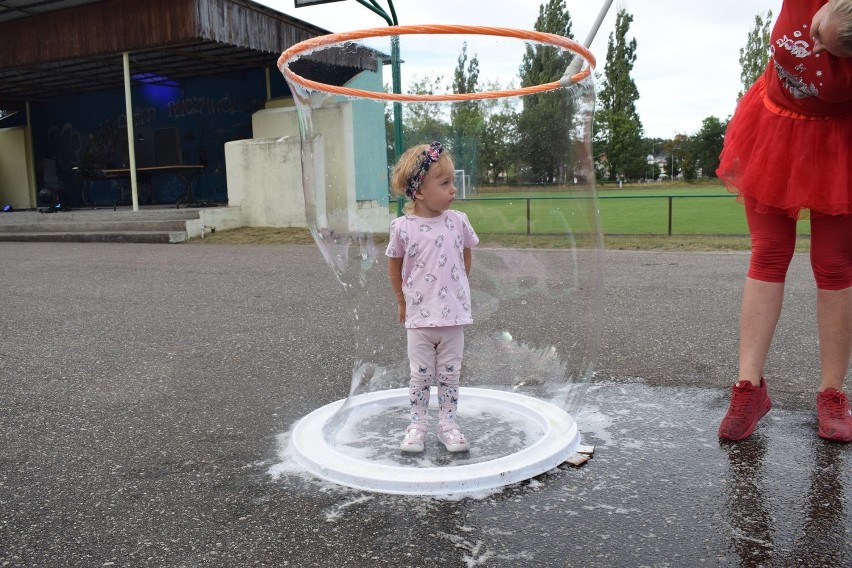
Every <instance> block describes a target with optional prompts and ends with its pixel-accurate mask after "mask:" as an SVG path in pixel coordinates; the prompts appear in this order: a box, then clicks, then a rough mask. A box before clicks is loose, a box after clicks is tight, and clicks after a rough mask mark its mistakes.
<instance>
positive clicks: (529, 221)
mask: <svg viewBox="0 0 852 568" xmlns="http://www.w3.org/2000/svg"><path fill="white" fill-rule="evenodd" d="M735 197H736V196H735V195H734V194H730V193H695V194H662V195H598V196H597V198H598V199H599V200H611V199H637V200H642V199H657V200H665V201H666V204H667V215H666V217H667V223H666V225H667V229H666V234H667V235H668V236H671V235H672V234H673V220H674V200H675V199H693V198H705V199H706V198H725V199H731V198H735ZM588 199H590V197H589V196H588V195H559V196H535V197H523V196H521V197H518V196H514V197H477V198H473V199H459V200H457V202H460V203H482V202H489V201H494V202H519V201H523V202H525V208H526V234H527V235H532V234H533V232H532V225H533V220H534V219H533V213H532V210H533V207H532V205H533V203H534V202H536V201H546V200H588ZM401 203H402V202H400V205H398V213H399V214H402V208H401ZM602 221H603V224H604V229H606V218H605V216H604V215H602ZM605 232H606V231H605Z"/></svg>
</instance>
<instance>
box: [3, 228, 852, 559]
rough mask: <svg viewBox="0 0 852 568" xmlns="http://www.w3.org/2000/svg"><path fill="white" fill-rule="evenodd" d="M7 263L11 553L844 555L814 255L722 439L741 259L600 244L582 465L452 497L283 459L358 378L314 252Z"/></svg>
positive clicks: (840, 463)
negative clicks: (348, 479) (819, 394)
mask: <svg viewBox="0 0 852 568" xmlns="http://www.w3.org/2000/svg"><path fill="white" fill-rule="evenodd" d="M0 259H2V269H0V291H2V302H0V567H5V566H46V567H59V566H170V567H171V566H175V567H179V566H186V567H195V566H235V567H236V566H240V567H242V566H298V567H313V566H365V567H366V566H395V567H398V566H411V567H427V566H460V567H474V566H488V567H492V566H493V567H517V566H546V567H550V566H553V567H563V566H590V567H597V566H600V567H610V566H616V567H621V566H624V567H637V566H658V567H663V566H672V567H680V566H830V567H834V566H838V567H841V566H850V565H852V446H844V445H840V444H834V443H830V442H825V441H823V440H820V439H819V438H818V437H817V436H816V418H815V414H814V408H813V407H814V404H813V397H814V390H815V388H816V386H817V379H818V361H817V340H816V329H815V322H814V289H813V280H812V277H811V275H810V272H809V268H808V263H807V257H806V256H805V255H797V256H796V258H795V260H794V263H793V266H792V267H791V270H790V279H789V285H788V289H787V297H786V300H785V312H784V314H783V315H782V319H781V322H780V323H779V330H778V334H777V336H776V341H775V343H774V345H773V348H772V352H771V354H770V363H769V367H768V369H767V376H768V382H769V388H770V394H771V395H772V397H773V401H774V403H775V407H774V408H773V410H772V412H770V414H769V415H768V416H767V417H766V418H765V419H764V420H763V421H762V422H761V424H760V426H759V427H758V430H757V432H756V434H755V435H754V436H752V437H751V438H750V439H749V440H746V441H744V442H740V443H720V442H719V441H718V439H717V438H716V428H717V426H718V421H719V419H720V417H721V416H722V414H724V410H725V408H726V406H727V396H728V389H729V385H730V383H731V381H732V380H733V378H734V373H735V370H736V357H735V353H736V343H737V337H736V321H737V317H738V311H739V292H740V287H741V284H742V277H743V274H744V271H745V267H746V264H747V260H748V257H747V255H746V254H743V253H660V252H619V251H609V252H607V253H606V254H605V260H606V288H605V293H604V296H605V311H604V314H603V317H604V321H603V328H604V333H603V338H602V343H601V352H600V355H599V358H598V361H599V362H598V364H597V365H596V367H597V368H598V373H597V375H596V377H595V379H594V381H593V384H592V386H591V387H590V389H589V391H588V393H587V395H586V398H585V402H584V404H583V406H582V408H581V410H580V412H579V414H578V417H577V421H578V423H579V426H580V430H581V432H582V438H583V443H586V444H592V445H594V446H595V447H596V450H595V454H594V458H593V459H592V460H591V461H589V462H587V463H586V464H585V465H583V466H581V467H576V468H575V467H572V466H567V465H565V466H560V467H559V468H557V469H555V470H553V471H550V472H548V473H546V474H543V475H541V476H538V477H536V478H534V479H532V480H529V481H527V482H524V483H521V484H518V485H515V486H512V487H508V488H506V489H504V490H503V491H500V492H498V493H494V494H491V495H489V496H486V497H480V498H475V499H474V498H464V499H460V500H452V501H450V500H441V499H432V498H430V499H426V498H417V497H403V496H389V495H378V494H371V493H364V492H360V491H356V490H351V489H346V488H342V487H338V486H333V485H330V484H327V483H322V482H318V481H316V480H313V479H311V478H308V477H305V476H304V475H300V474H299V473H298V472H289V473H285V474H283V475H281V476H279V477H273V476H271V475H270V473H269V471H270V469H272V468H275V467H276V466H278V465H279V464H280V463H281V461H282V457H281V451H282V444H284V443H285V442H286V436H287V432H288V431H289V429H290V428H291V427H292V425H293V423H294V422H295V421H296V420H298V419H299V418H300V417H301V416H303V415H305V414H306V413H308V412H310V411H312V410H314V409H316V408H318V407H319V406H321V405H323V404H325V403H328V402H330V401H333V400H337V399H339V398H341V397H345V395H346V394H347V392H348V384H341V381H340V380H339V379H338V378H337V377H340V376H346V375H347V374H348V373H349V367H350V365H351V355H352V353H351V348H350V340H349V338H348V336H347V334H348V330H347V329H346V328H345V326H341V325H340V324H339V322H338V318H339V314H340V310H341V309H342V302H343V298H342V294H341V292H340V290H339V287H338V286H337V285H336V284H335V282H334V281H333V277H332V276H331V273H330V272H329V271H328V269H327V268H326V267H325V266H324V265H323V264H322V263H321V261H320V256H319V252H318V251H317V250H316V249H315V248H314V247H312V246H226V245H208V244H204V245H199V244H185V245H133V244H71V243H67V244H66V243H62V244H51V243H0Z"/></svg>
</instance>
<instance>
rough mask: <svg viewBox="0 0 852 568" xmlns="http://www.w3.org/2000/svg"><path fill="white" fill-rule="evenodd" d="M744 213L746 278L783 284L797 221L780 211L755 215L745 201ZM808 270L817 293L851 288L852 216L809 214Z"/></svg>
mask: <svg viewBox="0 0 852 568" xmlns="http://www.w3.org/2000/svg"><path fill="white" fill-rule="evenodd" d="M745 210H746V219H747V220H748V228H749V232H750V233H751V263H750V264H749V268H748V275H749V277H750V278H753V279H755V280H761V281H763V282H776V283H783V282H784V280H785V279H786V277H787V268H788V267H789V266H790V260H792V258H793V251H794V250H795V247H796V220H795V219H792V218H790V216H789V215H788V214H787V212H786V211H785V210H783V209H771V210H770V211H768V212H767V213H758V212H757V211H755V202H754V200H752V199H748V198H746V202H745ZM811 268H812V269H813V272H814V279H815V280H816V284H817V288H819V289H820V290H843V289H845V288H848V287H849V286H852V215H844V216H839V215H837V216H835V215H821V214H819V213H814V212H811Z"/></svg>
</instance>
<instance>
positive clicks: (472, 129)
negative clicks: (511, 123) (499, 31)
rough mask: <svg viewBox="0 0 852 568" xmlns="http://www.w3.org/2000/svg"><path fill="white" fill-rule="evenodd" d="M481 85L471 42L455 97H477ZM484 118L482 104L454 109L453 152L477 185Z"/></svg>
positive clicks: (460, 66)
mask: <svg viewBox="0 0 852 568" xmlns="http://www.w3.org/2000/svg"><path fill="white" fill-rule="evenodd" d="M478 82H479V60H478V59H477V57H476V55H474V56H473V57H471V58H470V61H468V58H467V42H465V43H463V44H462V51H461V54H459V58H458V66H457V67H456V70H455V73H454V74H453V85H452V87H453V92H454V93H474V92H476V90H477V83H478ZM484 122H485V120H484V117H483V113H482V109H481V102H480V101H461V102H456V103H454V104H453V106H452V107H451V108H450V125H451V126H452V151H453V154H454V158H455V163H456V167H457V168H459V169H463V170H465V171H466V172H468V173H469V174H470V175H471V182H472V183H473V184H476V183H477V182H478V177H479V175H478V174H479V165H478V156H477V147H478V145H479V140H480V138H481V136H482V133H483V131H484V128H485V125H484Z"/></svg>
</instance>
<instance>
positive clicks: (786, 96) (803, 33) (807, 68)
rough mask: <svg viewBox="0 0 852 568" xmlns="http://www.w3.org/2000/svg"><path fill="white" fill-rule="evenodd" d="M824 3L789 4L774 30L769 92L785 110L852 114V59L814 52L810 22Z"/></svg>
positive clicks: (820, 0) (819, 0) (810, 0)
mask: <svg viewBox="0 0 852 568" xmlns="http://www.w3.org/2000/svg"><path fill="white" fill-rule="evenodd" d="M825 3H826V2H825V0H799V1H796V2H790V1H787V2H785V3H784V4H783V6H782V7H781V13H780V14H779V15H778V20H777V21H776V23H775V26H774V27H773V29H772V36H771V41H770V47H769V49H770V54H771V57H770V60H769V66H768V68H767V80H766V91H767V94H768V95H769V98H770V99H771V100H772V101H773V102H775V103H776V104H779V105H781V106H783V107H787V108H789V109H791V110H794V111H797V112H800V113H802V114H806V115H813V116H827V115H835V114H843V113H847V112H852V59H850V58H848V57H835V56H834V55H832V54H831V53H829V52H827V51H822V52H820V53H813V46H814V41H813V39H812V38H811V32H810V27H811V20H812V19H813V16H814V14H815V13H816V12H817V11H818V10H819V9H820V8H821V7H822V6H823V5H824V4H825Z"/></svg>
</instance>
